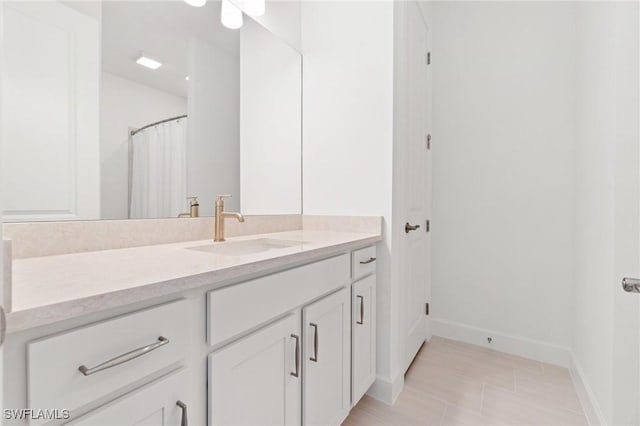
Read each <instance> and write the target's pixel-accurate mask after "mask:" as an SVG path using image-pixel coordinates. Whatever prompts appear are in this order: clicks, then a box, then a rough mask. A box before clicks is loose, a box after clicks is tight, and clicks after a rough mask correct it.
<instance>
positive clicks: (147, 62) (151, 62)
mask: <svg viewBox="0 0 640 426" xmlns="http://www.w3.org/2000/svg"><path fill="white" fill-rule="evenodd" d="M136 63H137V64H139V65H142V66H143V67H147V68H149V69H152V70H157V69H158V68H160V67H161V66H162V62H160V61H156V60H155V59H152V58H150V57H148V56H145V55H144V54H142V55H140V57H139V58H138V59H136Z"/></svg>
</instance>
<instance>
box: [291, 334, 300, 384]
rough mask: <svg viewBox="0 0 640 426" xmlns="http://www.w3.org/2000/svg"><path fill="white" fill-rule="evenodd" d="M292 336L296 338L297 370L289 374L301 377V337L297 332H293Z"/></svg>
mask: <svg viewBox="0 0 640 426" xmlns="http://www.w3.org/2000/svg"><path fill="white" fill-rule="evenodd" d="M291 337H293V338H294V339H296V353H295V355H294V356H295V357H296V371H295V372H293V373H289V374H291V375H292V376H293V377H300V338H299V337H298V336H296V335H295V334H292V335H291Z"/></svg>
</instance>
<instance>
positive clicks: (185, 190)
mask: <svg viewBox="0 0 640 426" xmlns="http://www.w3.org/2000/svg"><path fill="white" fill-rule="evenodd" d="M2 7H3V8H4V17H5V27H4V34H3V36H4V39H5V66H4V70H3V71H4V76H3V81H2V89H3V98H2V111H3V116H2V119H3V124H4V125H3V134H2V140H3V145H2V154H3V155H2V157H3V159H2V185H3V188H2V190H3V197H4V200H3V203H4V204H3V207H5V211H4V220H5V221H35V220H72V219H85V220H86V219H127V218H132V219H135V218H158V217H178V216H180V217H190V216H192V215H193V214H195V213H196V212H197V213H199V215H200V216H212V215H213V212H214V200H215V196H216V194H223V193H224V194H232V195H233V198H231V199H229V200H228V201H227V209H228V210H232V211H242V212H243V213H244V214H297V213H300V210H301V191H302V188H301V96H302V93H301V78H302V76H301V57H300V54H299V53H298V52H297V51H295V50H294V49H293V48H291V47H290V46H289V45H287V44H286V43H285V42H283V41H282V40H280V39H279V38H278V37H276V36H275V35H274V34H272V33H271V32H269V31H267V30H266V29H265V28H263V27H262V26H260V25H259V24H258V23H256V22H255V21H253V20H252V19H250V18H248V17H247V16H245V17H244V18H245V19H244V26H243V27H242V28H241V29H240V30H230V29H227V28H225V27H223V26H222V25H221V23H220V3H219V2H215V1H209V2H207V5H206V6H204V7H200V8H194V7H190V6H188V5H187V4H186V3H185V2H184V1H182V0H180V1H163V2H145V1H116V2H111V1H109V2H57V1H47V2H4V3H3V6H2ZM189 197H197V198H196V199H194V198H191V199H190V198H189ZM198 204H199V206H198ZM192 205H194V208H191V206H192ZM195 207H198V208H195Z"/></svg>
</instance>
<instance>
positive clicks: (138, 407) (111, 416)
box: [71, 369, 191, 426]
mask: <svg viewBox="0 0 640 426" xmlns="http://www.w3.org/2000/svg"><path fill="white" fill-rule="evenodd" d="M187 383H188V381H187V372H186V370H184V369H182V370H180V371H177V372H174V373H170V374H169V375H167V376H165V377H162V378H160V379H158V380H156V381H155V382H153V383H151V384H149V385H146V386H143V387H141V388H139V389H136V390H135V391H133V392H131V393H129V394H127V395H125V396H123V397H121V398H119V399H117V400H115V401H114V402H112V403H109V404H107V405H105V406H103V407H100V408H98V409H96V410H94V411H91V412H89V413H88V414H86V415H84V416H82V417H80V418H79V419H77V420H75V421H73V422H71V424H74V425H86V426H114V425H118V426H134V425H135V426H178V425H180V424H184V425H186V424H187V423H186V422H187V421H188V415H189V403H190V401H191V400H190V398H188V396H187V393H188V384H187Z"/></svg>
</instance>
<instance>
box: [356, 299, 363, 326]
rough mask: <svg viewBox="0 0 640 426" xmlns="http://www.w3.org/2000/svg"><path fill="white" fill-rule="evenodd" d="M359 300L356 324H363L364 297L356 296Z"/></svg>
mask: <svg viewBox="0 0 640 426" xmlns="http://www.w3.org/2000/svg"><path fill="white" fill-rule="evenodd" d="M356 297H357V298H358V299H360V319H359V320H357V321H356V323H357V324H364V297H363V296H356Z"/></svg>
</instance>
